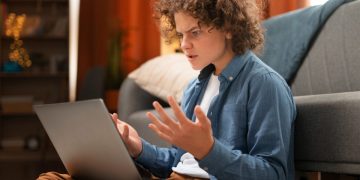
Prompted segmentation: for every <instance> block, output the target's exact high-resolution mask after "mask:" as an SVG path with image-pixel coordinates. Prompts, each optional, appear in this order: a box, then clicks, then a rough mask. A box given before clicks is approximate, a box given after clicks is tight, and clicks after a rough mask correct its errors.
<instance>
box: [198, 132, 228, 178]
mask: <svg viewBox="0 0 360 180" xmlns="http://www.w3.org/2000/svg"><path fill="white" fill-rule="evenodd" d="M233 159H234V157H233V153H232V151H231V149H229V148H228V147H226V146H225V145H224V144H222V143H221V142H220V141H218V140H217V139H214V145H213V147H212V149H211V150H210V152H209V153H208V154H207V155H206V156H205V157H204V158H203V159H202V160H200V161H199V166H200V167H201V168H202V169H204V170H205V171H207V172H209V174H212V175H215V174H216V173H217V171H218V170H220V169H222V168H224V167H225V166H227V165H228V164H229V163H230V162H232V161H233Z"/></svg>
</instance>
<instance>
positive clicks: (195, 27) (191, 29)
mask: <svg viewBox="0 0 360 180" xmlns="http://www.w3.org/2000/svg"><path fill="white" fill-rule="evenodd" d="M197 28H199V27H198V26H194V27H192V28H190V29H189V30H186V31H185V33H187V32H190V31H193V30H195V29H197ZM176 33H181V32H179V31H176Z"/></svg>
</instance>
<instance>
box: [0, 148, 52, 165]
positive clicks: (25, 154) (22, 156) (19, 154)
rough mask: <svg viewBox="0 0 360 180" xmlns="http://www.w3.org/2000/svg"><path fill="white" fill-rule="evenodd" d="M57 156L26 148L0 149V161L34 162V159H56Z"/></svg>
mask: <svg viewBox="0 0 360 180" xmlns="http://www.w3.org/2000/svg"><path fill="white" fill-rule="evenodd" d="M58 160H59V157H58V155H57V154H54V153H44V152H42V151H39V150H38V151H26V150H16V151H9V150H6V151H4V150H0V162H14V161H15V162H24V161H27V162H36V161H58Z"/></svg>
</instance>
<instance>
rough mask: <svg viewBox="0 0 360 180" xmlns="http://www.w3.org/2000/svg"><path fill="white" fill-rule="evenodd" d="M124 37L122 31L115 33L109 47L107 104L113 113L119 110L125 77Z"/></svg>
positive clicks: (111, 37)
mask: <svg viewBox="0 0 360 180" xmlns="http://www.w3.org/2000/svg"><path fill="white" fill-rule="evenodd" d="M123 36H124V32H123V31H122V30H117V31H115V32H114V33H113V34H112V36H110V40H109V45H108V58H107V66H106V80H105V82H106V91H105V102H106V104H107V106H108V108H109V109H110V110H112V111H116V109H117V100H118V95H119V94H118V93H119V88H120V85H121V82H122V80H123V79H124V76H125V74H124V73H123V71H122V68H121V65H122V63H121V62H122V60H123V57H122V54H123V50H124V43H123Z"/></svg>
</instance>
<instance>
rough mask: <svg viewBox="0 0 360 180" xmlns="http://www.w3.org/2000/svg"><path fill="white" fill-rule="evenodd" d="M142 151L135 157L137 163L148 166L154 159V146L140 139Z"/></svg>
mask: <svg viewBox="0 0 360 180" xmlns="http://www.w3.org/2000/svg"><path fill="white" fill-rule="evenodd" d="M141 143H142V151H141V153H140V154H139V156H138V157H137V158H136V159H135V161H136V162H137V163H140V164H142V165H145V166H148V165H149V166H150V165H151V164H153V163H152V162H155V160H156V148H155V147H154V145H152V144H150V143H148V142H147V141H145V140H144V139H141Z"/></svg>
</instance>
